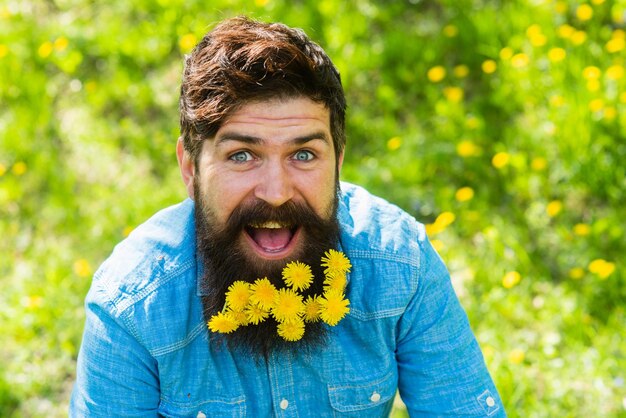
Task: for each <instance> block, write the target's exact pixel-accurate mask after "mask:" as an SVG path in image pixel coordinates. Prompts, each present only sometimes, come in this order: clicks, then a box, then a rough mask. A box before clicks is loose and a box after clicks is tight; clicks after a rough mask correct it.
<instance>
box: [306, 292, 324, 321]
mask: <svg viewBox="0 0 626 418" xmlns="http://www.w3.org/2000/svg"><path fill="white" fill-rule="evenodd" d="M321 313H322V305H321V304H320V298H319V296H318V295H313V296H308V297H307V298H306V300H305V301H304V320H305V321H307V322H317V321H319V320H320V314H321Z"/></svg>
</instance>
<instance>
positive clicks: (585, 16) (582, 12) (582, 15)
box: [576, 4, 593, 22]
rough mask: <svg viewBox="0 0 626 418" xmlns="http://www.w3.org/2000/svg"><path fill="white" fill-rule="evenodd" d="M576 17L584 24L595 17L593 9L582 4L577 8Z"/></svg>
mask: <svg viewBox="0 0 626 418" xmlns="http://www.w3.org/2000/svg"><path fill="white" fill-rule="evenodd" d="M576 17H577V18H578V19H579V20H582V21H583V22H584V21H586V20H589V19H591V18H592V17H593V8H592V7H591V6H589V5H588V4H581V5H580V6H578V7H577V8H576Z"/></svg>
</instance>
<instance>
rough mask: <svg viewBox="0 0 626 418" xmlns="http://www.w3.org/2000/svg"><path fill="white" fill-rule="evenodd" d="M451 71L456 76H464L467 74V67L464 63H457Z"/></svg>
mask: <svg viewBox="0 0 626 418" xmlns="http://www.w3.org/2000/svg"><path fill="white" fill-rule="evenodd" d="M452 73H453V74H454V76H455V77H456V78H465V77H467V75H468V74H469V67H468V66H467V65H464V64H460V65H457V66H456V67H454V69H453V70H452Z"/></svg>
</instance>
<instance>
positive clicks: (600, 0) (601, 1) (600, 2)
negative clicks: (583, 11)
mask: <svg viewBox="0 0 626 418" xmlns="http://www.w3.org/2000/svg"><path fill="white" fill-rule="evenodd" d="M591 3H592V4H595V5H599V4H602V3H604V0H591Z"/></svg>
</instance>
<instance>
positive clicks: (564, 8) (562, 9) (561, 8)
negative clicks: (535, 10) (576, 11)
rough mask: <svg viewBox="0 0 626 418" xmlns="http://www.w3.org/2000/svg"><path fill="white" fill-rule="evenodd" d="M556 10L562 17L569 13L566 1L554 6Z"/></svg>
mask: <svg viewBox="0 0 626 418" xmlns="http://www.w3.org/2000/svg"><path fill="white" fill-rule="evenodd" d="M554 10H555V11H556V12H557V13H558V14H561V15H563V14H565V13H567V2H566V1H557V2H556V4H555V5H554Z"/></svg>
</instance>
